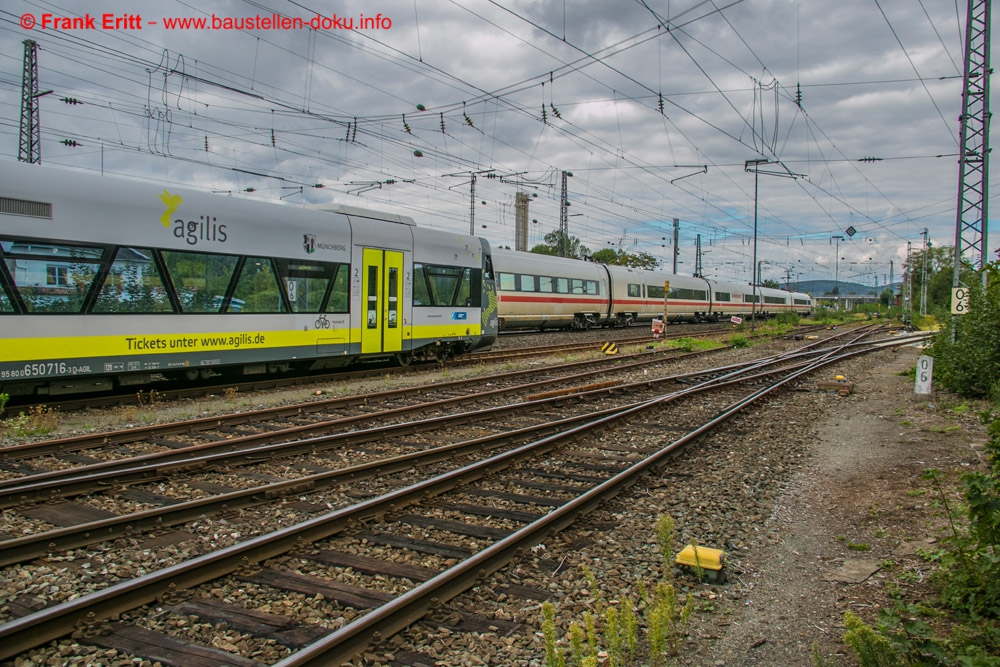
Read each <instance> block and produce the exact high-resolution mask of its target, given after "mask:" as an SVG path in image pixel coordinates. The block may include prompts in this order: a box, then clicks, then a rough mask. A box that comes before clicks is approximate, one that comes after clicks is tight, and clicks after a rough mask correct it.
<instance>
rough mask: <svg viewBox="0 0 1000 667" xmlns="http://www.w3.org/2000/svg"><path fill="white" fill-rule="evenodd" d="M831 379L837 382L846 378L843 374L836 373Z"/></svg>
mask: <svg viewBox="0 0 1000 667" xmlns="http://www.w3.org/2000/svg"><path fill="white" fill-rule="evenodd" d="M833 379H834V380H836V381H837V382H840V381H842V380H846V379H847V378H845V377H844V376H843V375H838V376H837V377H835V378H833Z"/></svg>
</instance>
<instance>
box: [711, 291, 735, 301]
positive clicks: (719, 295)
mask: <svg viewBox="0 0 1000 667" xmlns="http://www.w3.org/2000/svg"><path fill="white" fill-rule="evenodd" d="M715 300H716V301H732V300H733V298H732V295H731V294H730V293H729V292H716V293H715Z"/></svg>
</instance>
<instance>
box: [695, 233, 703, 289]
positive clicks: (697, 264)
mask: <svg viewBox="0 0 1000 667" xmlns="http://www.w3.org/2000/svg"><path fill="white" fill-rule="evenodd" d="M694 277H695V278H704V277H705V276H703V275H701V234H698V235H697V236H696V237H695V242H694Z"/></svg>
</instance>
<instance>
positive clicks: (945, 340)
mask: <svg viewBox="0 0 1000 667" xmlns="http://www.w3.org/2000/svg"><path fill="white" fill-rule="evenodd" d="M988 276H989V278H990V281H989V285H988V287H987V288H986V289H985V290H984V289H983V288H982V286H981V285H980V284H979V283H978V281H977V282H974V283H973V285H972V286H971V287H970V288H969V313H968V315H962V316H959V317H951V318H947V319H946V320H945V325H944V327H942V329H941V331H940V332H939V333H938V335H937V336H936V337H935V339H934V343H933V344H932V345H931V347H930V349H929V350H928V354H930V355H931V356H932V357H934V381H935V384H937V385H939V386H941V387H943V388H945V389H947V390H949V391H953V392H955V393H957V394H959V395H961V396H966V397H985V396H989V395H990V393H991V392H992V391H993V389H994V387H995V386H997V385H998V383H1000V324H998V323H1000V274H998V268H997V267H996V266H995V265H994V266H992V267H991V268H990V269H989V270H988ZM953 337H954V341H953V340H952V338H953Z"/></svg>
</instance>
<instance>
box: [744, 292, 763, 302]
mask: <svg viewBox="0 0 1000 667" xmlns="http://www.w3.org/2000/svg"><path fill="white" fill-rule="evenodd" d="M756 296H757V299H756V301H757V303H760V294H757V295H756ZM753 302H754V295H753V294H744V295H743V303H753Z"/></svg>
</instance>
